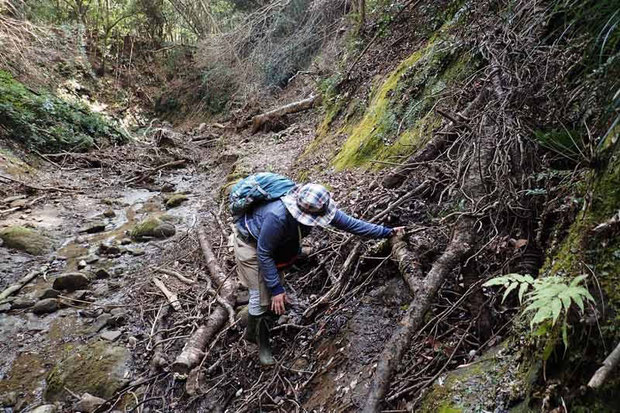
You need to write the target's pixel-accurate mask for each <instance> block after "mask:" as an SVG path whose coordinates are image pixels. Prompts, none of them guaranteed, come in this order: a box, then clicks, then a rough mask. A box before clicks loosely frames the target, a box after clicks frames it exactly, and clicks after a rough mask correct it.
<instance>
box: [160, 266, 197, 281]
mask: <svg viewBox="0 0 620 413" xmlns="http://www.w3.org/2000/svg"><path fill="white" fill-rule="evenodd" d="M157 271H158V272H160V273H162V274H166V275H171V276H173V277H176V278H177V279H178V280H179V281H181V282H183V283H185V284H187V285H192V284H194V283H195V281H194V280H190V279H189V278H187V277H186V276H184V275H183V274H181V273H178V272H176V271H172V270H167V269H165V268H157Z"/></svg>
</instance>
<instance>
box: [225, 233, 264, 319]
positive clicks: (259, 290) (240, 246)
mask: <svg viewBox="0 0 620 413" xmlns="http://www.w3.org/2000/svg"><path fill="white" fill-rule="evenodd" d="M232 244H233V250H234V252H235V261H236V262H237V275H238V276H239V281H240V282H241V284H243V286H245V287H246V288H247V289H248V290H250V303H249V305H248V308H249V310H250V314H252V315H260V314H262V313H264V312H265V311H266V310H267V309H268V308H269V305H270V304H271V294H270V293H269V289H267V285H266V284H265V280H264V279H263V277H262V275H261V274H260V270H259V267H258V255H257V253H256V246H255V245H253V244H250V243H246V242H245V241H244V240H243V239H241V237H240V236H239V233H238V232H237V229H236V228H235V229H234V231H233V235H232ZM258 307H263V309H259V308H258Z"/></svg>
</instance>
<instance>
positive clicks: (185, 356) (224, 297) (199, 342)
mask: <svg viewBox="0 0 620 413" xmlns="http://www.w3.org/2000/svg"><path fill="white" fill-rule="evenodd" d="M198 239H199V241H200V246H201V248H202V252H203V254H204V257H205V259H206V261H207V268H208V269H209V274H210V275H211V278H212V279H213V281H215V283H216V284H217V285H218V287H219V290H218V292H217V295H216V298H217V297H218V296H219V297H220V300H217V302H218V303H219V304H220V305H218V306H217V307H215V308H214V309H213V311H212V312H211V314H209V316H208V317H207V320H206V322H205V324H203V325H201V326H200V327H199V328H198V329H197V330H196V331H195V332H194V333H193V334H192V336H191V337H190V338H189V340H188V341H187V343H185V346H184V347H183V350H182V351H181V354H179V355H178V356H177V358H176V360H175V361H174V363H173V364H172V370H173V371H174V372H175V373H178V374H181V375H187V374H188V373H189V372H190V370H191V369H192V368H194V367H195V366H197V365H198V364H199V363H200V361H201V360H202V357H203V356H204V350H205V349H206V347H207V344H208V343H209V341H211V339H212V338H213V337H215V335H216V334H217V332H218V331H219V330H220V329H221V328H222V327H223V326H224V324H226V321H227V320H228V319H229V315H230V314H229V311H231V309H232V303H234V301H235V292H236V283H235V280H234V278H233V277H229V276H227V275H226V274H225V273H224V271H222V268H221V267H220V265H219V264H218V263H217V259H216V258H215V254H214V253H213V248H212V247H211V243H210V242H209V240H208V239H207V236H206V234H205V232H204V229H202V228H199V229H198ZM224 303H225V304H226V305H223V304H224Z"/></svg>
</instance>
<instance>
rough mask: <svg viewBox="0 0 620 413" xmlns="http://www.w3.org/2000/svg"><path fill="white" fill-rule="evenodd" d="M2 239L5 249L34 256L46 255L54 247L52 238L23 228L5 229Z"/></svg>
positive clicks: (0, 232) (2, 232) (0, 235)
mask: <svg viewBox="0 0 620 413" xmlns="http://www.w3.org/2000/svg"><path fill="white" fill-rule="evenodd" d="M0 239H2V241H3V242H4V246H5V247H7V248H14V249H16V250H19V251H24V252H27V253H28V254H32V255H44V254H46V253H48V252H49V251H50V250H51V249H52V247H53V242H52V240H51V239H50V238H48V237H46V236H45V235H41V234H39V233H38V232H37V231H35V230H33V229H30V228H26V227H21V226H12V227H8V228H5V229H3V230H2V231H0Z"/></svg>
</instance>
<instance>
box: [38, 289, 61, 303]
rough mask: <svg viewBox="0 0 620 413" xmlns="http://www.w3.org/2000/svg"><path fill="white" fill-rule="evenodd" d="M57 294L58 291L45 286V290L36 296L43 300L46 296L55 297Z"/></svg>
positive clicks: (58, 293)
mask: <svg viewBox="0 0 620 413" xmlns="http://www.w3.org/2000/svg"><path fill="white" fill-rule="evenodd" d="M59 295H60V291H58V290H54V289H53V288H46V289H45V290H43V291H41V293H40V294H39V295H38V297H37V298H38V299H39V300H45V299H46V298H56V297H58V296H59Z"/></svg>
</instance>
